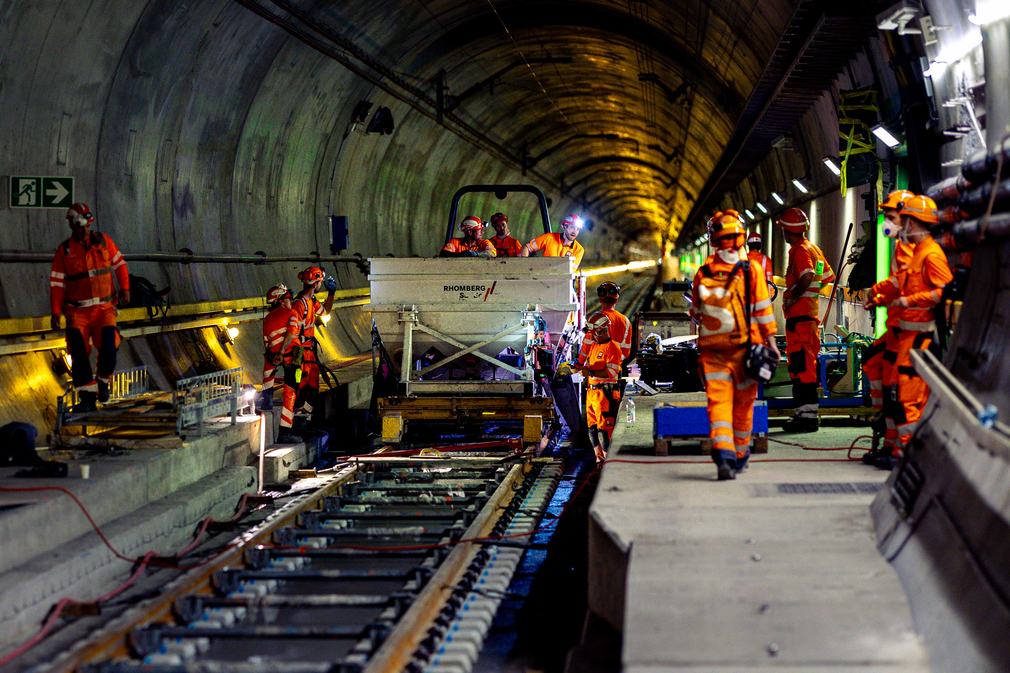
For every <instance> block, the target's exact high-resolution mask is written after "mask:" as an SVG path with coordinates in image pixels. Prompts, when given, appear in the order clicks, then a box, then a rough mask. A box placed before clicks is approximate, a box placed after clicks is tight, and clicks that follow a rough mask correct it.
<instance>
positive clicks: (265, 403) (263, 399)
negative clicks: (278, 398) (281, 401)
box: [257, 388, 274, 411]
mask: <svg viewBox="0 0 1010 673" xmlns="http://www.w3.org/2000/svg"><path fill="white" fill-rule="evenodd" d="M257 406H258V407H259V408H260V411H270V410H271V409H273V408H274V391H273V388H271V389H270V391H269V392H267V391H263V392H261V393H260V394H259V404H258V405H257Z"/></svg>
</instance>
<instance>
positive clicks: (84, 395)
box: [71, 391, 98, 414]
mask: <svg viewBox="0 0 1010 673" xmlns="http://www.w3.org/2000/svg"><path fill="white" fill-rule="evenodd" d="M97 400H98V394H97V393H93V392H90V391H85V392H81V393H78V394H77V404H75V405H74V408H73V409H71V411H73V412H74V413H75V414H87V413H91V412H92V411H98V405H96V404H95V402H96V401H97Z"/></svg>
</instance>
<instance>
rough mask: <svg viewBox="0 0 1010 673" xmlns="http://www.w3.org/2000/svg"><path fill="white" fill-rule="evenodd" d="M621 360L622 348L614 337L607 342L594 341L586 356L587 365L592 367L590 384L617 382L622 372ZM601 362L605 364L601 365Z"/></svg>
mask: <svg viewBox="0 0 1010 673" xmlns="http://www.w3.org/2000/svg"><path fill="white" fill-rule="evenodd" d="M621 360H622V357H621V349H620V347H619V346H618V345H617V344H616V343H614V340H613V339H611V340H610V341H608V342H607V343H605V344H598V343H594V344H593V345H592V346H591V347H590V348H589V355H588V356H586V366H587V367H589V368H590V369H591V371H590V373H589V384H590V385H599V384H601V383H617V377H618V375H619V374H620V373H621ZM600 363H602V364H603V365H604V366H603V367H600Z"/></svg>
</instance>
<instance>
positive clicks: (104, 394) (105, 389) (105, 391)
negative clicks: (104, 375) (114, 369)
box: [98, 379, 109, 404]
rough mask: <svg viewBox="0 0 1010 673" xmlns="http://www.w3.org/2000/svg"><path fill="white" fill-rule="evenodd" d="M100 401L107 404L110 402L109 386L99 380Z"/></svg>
mask: <svg viewBox="0 0 1010 673" xmlns="http://www.w3.org/2000/svg"><path fill="white" fill-rule="evenodd" d="M98 401H99V402H101V403H102V404H105V403H106V402H108V401H109V384H108V383H106V382H105V381H103V380H101V379H98Z"/></svg>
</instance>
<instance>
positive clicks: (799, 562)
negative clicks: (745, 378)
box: [589, 394, 928, 673]
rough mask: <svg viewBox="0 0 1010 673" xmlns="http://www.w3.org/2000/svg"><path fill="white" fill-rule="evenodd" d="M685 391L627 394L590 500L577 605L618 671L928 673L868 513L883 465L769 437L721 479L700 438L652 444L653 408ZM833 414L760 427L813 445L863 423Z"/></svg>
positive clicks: (847, 438)
mask: <svg viewBox="0 0 1010 673" xmlns="http://www.w3.org/2000/svg"><path fill="white" fill-rule="evenodd" d="M685 398H686V396H684V395H674V394H667V395H659V396H656V397H651V398H650V397H636V398H635V401H636V404H637V411H638V414H637V416H638V420H637V421H636V422H635V423H633V424H629V423H626V422H625V420H624V412H623V410H622V413H621V415H620V416H619V419H618V422H619V424H620V426H619V428H618V429H617V431H616V432H615V434H614V447H613V450H612V451H611V455H610V458H611V461H609V462H608V463H607V464H606V465H605V466H604V467H603V473H602V476H601V479H600V483H599V487H598V489H597V492H596V497H595V499H594V501H593V505H592V507H591V510H590V548H589V586H590V588H589V606H590V609H591V610H592V611H593V612H595V613H596V614H597V615H599V616H601V617H602V618H604V619H605V620H606V621H608V622H609V623H610V624H611V625H612V626H613V627H614V628H616V629H618V630H619V631H621V632H622V633H623V652H622V657H621V661H622V668H623V670H625V671H628V672H633V673H646V672H650V673H651V672H653V671H679V670H690V671H692V672H693V673H716V672H719V673H722V672H729V671H745V670H752V669H758V668H762V669H763V668H782V669H785V670H789V671H817V672H818V673H820V672H827V671H831V672H835V671H837V672H841V671H853V670H859V671H888V672H891V671H927V670H928V667H927V664H926V661H927V658H926V652H925V648H924V646H923V644H922V643H921V641H920V639H919V638H918V637H917V635H916V633H915V630H914V625H913V623H912V617H911V613H910V610H909V606H908V602H907V600H906V597H905V594H904V592H903V590H902V588H901V585H900V583H899V581H898V578H897V576H896V574H895V573H894V572H893V570H892V569H891V568H890V566H888V564H887V563H886V562H885V561H884V559H883V558H882V557H881V556H880V554H879V553H878V552H877V549H876V545H875V539H874V535H873V530H872V524H871V521H870V513H869V505H870V502H871V501H872V499H873V497H874V495H875V493H876V491H877V490H878V489H879V488H880V486H881V485H882V483H883V481H884V479H885V477H886V475H887V473H885V472H883V471H880V470H876V469H874V468H871V467H867V466H864V465H863V464H862V463H861V462H842V461H839V462H828V461H830V460H831V459H835V460H836V461H837V460H838V459H844V458H845V456H846V452H845V451H808V450H804V449H802V448H799V447H792V446H785V445H782V444H778V443H776V442H774V441H773V442H771V443H770V448H769V452H768V454H765V455H757V456H754V457H753V458H752V462H751V466H750V467H749V468H748V469H747V470H746V471H744V472H743V474H741V475H739V476H738V477H737V479H736V480H734V481H725V482H718V481H716V474H715V472H716V471H715V465H714V464H713V463H712V461H711V459H710V458H708V457H704V456H700V455H697V454H698V447H697V445H694V444H691V443H684V444H683V445H682V446H680V447H679V448H681V449H682V451H681V453H682V454H683V455H676V454H677V449H678V445H676V444H675V445H673V447H672V448H671V455H670V456H667V457H656V456H654V455H652V454H653V451H654V449H653V439H652V409H653V407H654V406H655V405H656V404H657V403H659V402H662V401H685ZM688 399H690V398H688ZM695 399H702V398H701V397H696V398H695ZM843 423H844V421H843V420H841V419H838V420H836V419H828V420H826V421H824V420H822V430H821V431H820V432H818V433H813V434H800V435H784V434H782V433H781V432H780V431H779V430H778V429H777V428H778V427H779V426H780V425H781V423H780V422H776V421H773V425H772V432H771V433H770V435H769V437H770V438H771V439H783V440H787V441H792V442H797V443H803V444H805V445H807V446H810V447H822V448H823V447H848V446H849V445H850V444H851V443H852V442H853V440H854V439H856V437H858V436H860V435H861V434H868V432H867V431H866V428H861V427H845V426H844V425H843ZM861 445H862V446H864V447H866V446H868V445H869V444H868V442H865V441H863V442H861ZM862 453H863V452H862V451H854V452H853V455H854V457H855V456H860V455H862ZM691 454H693V455H691Z"/></svg>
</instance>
